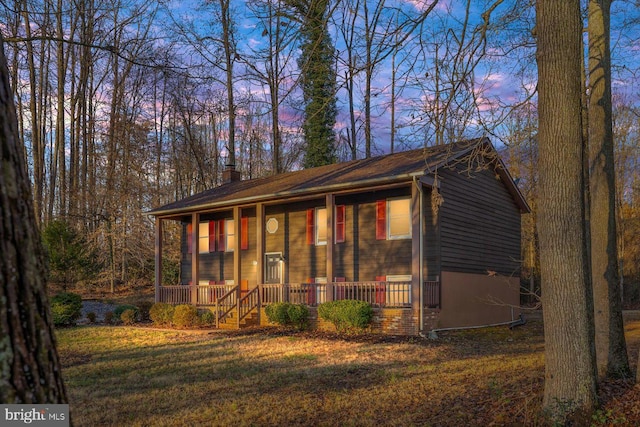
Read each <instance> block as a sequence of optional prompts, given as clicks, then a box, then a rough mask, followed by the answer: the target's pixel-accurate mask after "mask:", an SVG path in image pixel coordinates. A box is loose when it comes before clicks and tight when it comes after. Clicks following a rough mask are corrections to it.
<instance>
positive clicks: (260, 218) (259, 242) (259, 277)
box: [256, 203, 265, 297]
mask: <svg viewBox="0 0 640 427" xmlns="http://www.w3.org/2000/svg"><path fill="white" fill-rule="evenodd" d="M264 227H265V224H264V204H262V203H258V204H257V205H256V258H257V259H256V262H257V263H258V264H257V265H256V269H257V271H256V282H257V285H258V286H260V285H263V284H264ZM260 297H262V295H260Z"/></svg>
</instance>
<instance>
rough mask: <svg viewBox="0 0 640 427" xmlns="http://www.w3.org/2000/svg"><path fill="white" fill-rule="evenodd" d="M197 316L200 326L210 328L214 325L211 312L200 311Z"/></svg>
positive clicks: (214, 320) (214, 321)
mask: <svg viewBox="0 0 640 427" xmlns="http://www.w3.org/2000/svg"><path fill="white" fill-rule="evenodd" d="M199 316H200V324H201V325H205V326H211V325H213V324H214V323H216V317H215V316H214V315H213V312H212V311H211V310H201V311H200V313H199Z"/></svg>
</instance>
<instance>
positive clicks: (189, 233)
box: [187, 224, 193, 254]
mask: <svg viewBox="0 0 640 427" xmlns="http://www.w3.org/2000/svg"><path fill="white" fill-rule="evenodd" d="M192 244H193V224H187V253H188V254H190V253H192V251H191V247H192V246H193V245H192Z"/></svg>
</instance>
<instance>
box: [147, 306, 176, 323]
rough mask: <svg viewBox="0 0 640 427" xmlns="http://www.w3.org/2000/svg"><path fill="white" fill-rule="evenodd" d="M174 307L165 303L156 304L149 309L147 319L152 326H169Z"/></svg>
mask: <svg viewBox="0 0 640 427" xmlns="http://www.w3.org/2000/svg"><path fill="white" fill-rule="evenodd" d="M174 310H175V307H174V306H172V305H171V304H167V303H166V302H157V303H155V304H153V305H152V306H151V308H150V309H149V319H151V321H152V322H153V323H154V325H158V326H162V325H170V324H171V321H172V320H173V312H174Z"/></svg>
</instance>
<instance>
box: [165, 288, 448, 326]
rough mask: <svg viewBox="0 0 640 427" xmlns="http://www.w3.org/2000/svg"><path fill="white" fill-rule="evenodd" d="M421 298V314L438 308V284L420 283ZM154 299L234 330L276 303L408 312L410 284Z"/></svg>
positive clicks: (168, 293)
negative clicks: (187, 307) (352, 304)
mask: <svg viewBox="0 0 640 427" xmlns="http://www.w3.org/2000/svg"><path fill="white" fill-rule="evenodd" d="M421 294H422V295H423V301H421V305H422V308H423V310H429V311H432V310H438V309H439V308H440V294H441V292H440V282H439V281H426V282H424V283H423V289H422V292H421ZM157 299H158V300H159V302H164V303H169V304H193V305H196V306H198V307H202V308H207V309H210V310H211V311H212V312H213V313H214V315H215V325H216V327H234V328H241V327H242V326H243V325H246V324H250V323H253V324H255V323H257V324H261V323H263V322H262V321H261V319H260V316H261V312H262V310H261V308H262V307H263V306H266V305H268V304H273V303H278V302H289V303H292V304H304V305H306V306H309V307H312V308H315V307H317V306H318V305H319V304H322V303H324V302H327V301H336V300H347V299H350V300H358V301H365V302H368V303H369V304H371V305H372V306H373V307H374V309H377V310H382V311H384V310H385V309H394V310H398V309H400V310H403V309H404V310H408V311H412V307H413V303H412V292H411V282H410V281H406V282H388V281H370V282H332V283H287V284H261V285H259V286H257V287H255V288H253V289H249V290H241V287H240V286H238V285H235V284H200V285H175V286H160V287H159V292H158V294H157ZM248 319H253V320H255V321H254V322H249V321H248Z"/></svg>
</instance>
